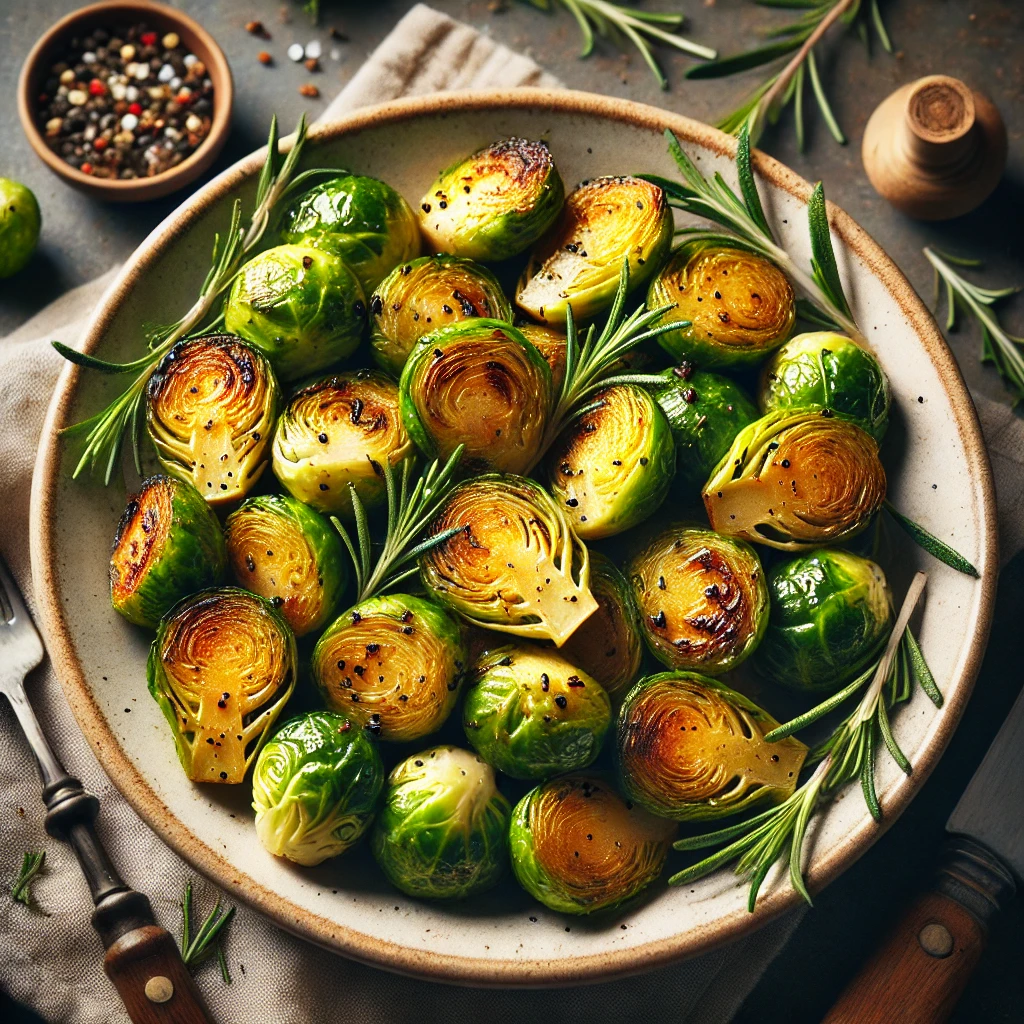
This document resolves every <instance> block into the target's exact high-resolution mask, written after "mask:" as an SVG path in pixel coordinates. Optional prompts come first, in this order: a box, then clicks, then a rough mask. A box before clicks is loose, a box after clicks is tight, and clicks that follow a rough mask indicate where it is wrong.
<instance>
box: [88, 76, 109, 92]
mask: <svg viewBox="0 0 1024 1024" xmlns="http://www.w3.org/2000/svg"><path fill="white" fill-rule="evenodd" d="M106 91H107V87H106V86H105V85H104V84H103V83H102V82H101V81H100V80H99V79H98V78H94V79H93V80H92V81H91V82H90V83H89V95H90V96H102V95H103V94H104V93H105V92H106Z"/></svg>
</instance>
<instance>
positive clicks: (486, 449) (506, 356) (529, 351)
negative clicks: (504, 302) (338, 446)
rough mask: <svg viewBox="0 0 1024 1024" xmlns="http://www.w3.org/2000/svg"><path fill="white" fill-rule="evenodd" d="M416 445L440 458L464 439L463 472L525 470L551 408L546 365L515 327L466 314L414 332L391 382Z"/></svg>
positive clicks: (538, 447)
mask: <svg viewBox="0 0 1024 1024" xmlns="http://www.w3.org/2000/svg"><path fill="white" fill-rule="evenodd" d="M398 390H399V395H400V398H399V401H400V403H401V409H402V420H403V421H404V423H405V427H406V430H408V431H409V434H410V435H411V436H412V439H413V440H414V441H415V442H416V444H417V446H418V447H419V448H420V449H421V450H422V451H423V452H424V453H426V454H427V455H428V456H430V457H432V458H440V459H447V458H448V457H449V456H450V455H451V454H452V452H454V451H455V449H456V448H458V446H459V445H460V444H461V445H465V453H464V454H463V457H462V465H463V467H465V468H466V469H468V470H470V471H479V470H498V471H500V472H504V473H524V472H526V471H527V470H529V469H530V467H531V466H532V465H533V464H534V462H536V461H537V458H538V456H539V454H540V450H541V444H542V442H543V441H544V431H545V427H546V426H547V422H548V415H549V413H550V411H551V406H552V396H553V389H552V386H551V370H550V369H548V364H547V363H546V362H545V361H544V357H543V356H542V355H541V354H540V353H539V352H538V351H537V349H535V348H534V347H533V345H531V344H530V343H529V342H528V341H527V340H526V339H525V338H524V337H523V336H522V334H520V333H519V331H517V330H516V329H515V328H514V327H512V326H511V325H509V324H503V323H501V322H500V321H498V320H490V319H485V318H480V319H475V320H467V321H464V322H463V323H460V324H453V325H452V326H451V327H445V328H442V329H441V330H439V331H435V332H434V333H433V334H428V335H427V336H426V337H425V338H421V339H420V340H419V341H418V342H417V343H416V346H415V348H414V349H413V350H412V354H411V355H410V356H409V361H408V362H407V363H406V364H405V369H404V370H403V371H402V380H401V382H400V383H399V386H398Z"/></svg>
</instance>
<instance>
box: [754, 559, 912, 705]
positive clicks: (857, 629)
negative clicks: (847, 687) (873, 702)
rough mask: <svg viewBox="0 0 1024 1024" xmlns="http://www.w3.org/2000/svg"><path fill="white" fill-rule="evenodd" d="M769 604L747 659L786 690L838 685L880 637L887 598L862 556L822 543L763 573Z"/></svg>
mask: <svg viewBox="0 0 1024 1024" xmlns="http://www.w3.org/2000/svg"><path fill="white" fill-rule="evenodd" d="M768 592H769V594H770V595H771V604H772V611H771V617H770V618H769V620H768V629H767V630H766V632H765V635H764V640H763V641H762V643H761V646H760V648H758V652H757V657H756V658H755V659H754V664H755V665H756V666H757V668H759V669H760V670H761V671H762V672H763V673H764V674H765V675H767V676H769V677H770V678H771V679H772V680H774V681H775V682H777V683H779V684H780V685H781V686H787V687H789V688H790V689H794V690H838V689H839V688H840V687H841V686H843V685H844V684H846V683H848V682H850V681H851V680H853V679H855V678H856V677H857V676H859V675H860V674H861V672H863V671H864V670H865V669H866V668H867V667H868V665H869V664H870V663H871V661H872V659H873V658H874V657H875V656H876V655H877V654H878V653H879V651H880V649H881V648H882V647H883V646H884V645H885V642H886V640H887V639H888V637H889V632H890V630H891V629H892V619H893V616H892V606H891V604H890V601H889V589H888V587H887V586H886V582H885V574H884V573H883V572H882V570H881V569H880V568H879V567H878V566H877V565H876V564H875V563H874V562H872V561H871V560H870V559H868V558H862V557H861V556H860V555H854V554H851V553H850V552H849V551H838V550H836V549H834V548H823V549H821V550H819V551H811V552H809V553H807V554H806V555H800V556H799V557H797V558H794V559H793V560H792V561H790V562H783V563H781V564H780V565H777V566H775V567H774V568H773V569H772V570H771V571H770V572H769V573H768Z"/></svg>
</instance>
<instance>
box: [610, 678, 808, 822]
mask: <svg viewBox="0 0 1024 1024" xmlns="http://www.w3.org/2000/svg"><path fill="white" fill-rule="evenodd" d="M778 724H779V723H778V722H776V721H775V719H774V718H772V717H771V715H769V714H768V713H767V712H765V711H762V710H761V708H759V707H758V706H757V705H756V704H754V703H753V702H752V701H750V700H748V699H747V698H746V697H744V696H743V695H742V694H740V693H736V691H735V690H730V689H729V687H728V686H726V685H725V684H724V683H722V682H719V681H718V680H716V679H707V678H705V677H704V676H701V675H698V674H697V673H696V672H661V673H659V674H658V675H653V676H648V677H647V678H646V679H641V680H640V682H638V683H637V684H636V686H634V687H633V689H632V690H630V692H629V695H628V696H627V697H626V700H625V702H624V703H623V705H622V709H621V711H620V712H619V725H618V733H617V737H618V759H619V768H620V771H621V775H622V783H623V786H624V787H625V790H626V793H627V794H628V795H629V796H631V797H632V798H633V799H634V800H636V802H637V803H638V804H641V805H642V806H643V807H646V808H647V809H648V810H649V811H651V812H652V813H653V814H658V815H661V816H662V817H665V818H674V819H675V820H676V821H708V820H710V819H713V818H723V817H726V816H727V815H730V814H737V813H739V812H740V811H745V810H747V808H749V807H751V806H752V805H754V804H757V803H761V802H765V803H780V802H781V801H783V800H785V799H786V797H788V796H790V795H791V794H792V793H793V791H794V789H796V783H797V777H798V776H799V774H800V768H801V766H802V765H803V763H804V758H805V757H806V756H807V747H805V746H804V745H803V744H802V743H801V742H800V741H799V740H797V739H794V738H793V737H792V736H790V737H788V738H787V739H784V740H778V741H777V742H775V743H766V742H765V739H764V737H765V735H766V734H767V733H769V732H771V731H772V729H774V728H776V726H778Z"/></svg>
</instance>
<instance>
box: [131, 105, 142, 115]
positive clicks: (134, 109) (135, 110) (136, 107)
mask: <svg viewBox="0 0 1024 1024" xmlns="http://www.w3.org/2000/svg"><path fill="white" fill-rule="evenodd" d="M128 113H129V114H134V115H135V116H136V117H138V116H139V115H140V114H141V113H142V104H141V103H129V104H128Z"/></svg>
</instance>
